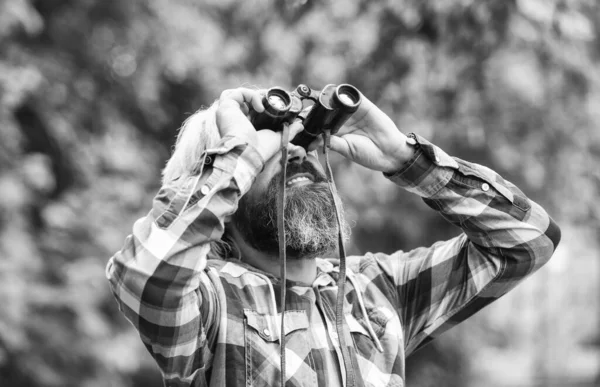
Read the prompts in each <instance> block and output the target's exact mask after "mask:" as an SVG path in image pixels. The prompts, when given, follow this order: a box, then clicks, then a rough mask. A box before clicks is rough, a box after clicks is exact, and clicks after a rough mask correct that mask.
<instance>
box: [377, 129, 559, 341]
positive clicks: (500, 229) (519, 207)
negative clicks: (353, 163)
mask: <svg viewBox="0 0 600 387" xmlns="http://www.w3.org/2000/svg"><path fill="white" fill-rule="evenodd" d="M417 141H418V144H416V146H415V150H416V153H415V154H414V157H413V158H412V159H411V160H410V161H409V162H407V163H406V164H405V165H404V167H403V168H402V169H401V170H399V171H398V172H397V173H395V174H394V175H391V176H390V175H388V177H389V178H390V179H391V180H392V181H394V182H395V183H396V184H398V185H400V186H402V187H404V188H405V189H407V190H408V191H410V192H413V193H415V194H417V195H419V196H421V197H423V199H424V201H425V203H426V204H427V205H428V206H430V207H431V208H433V209H434V210H436V211H438V212H439V213H440V214H441V215H442V216H443V217H444V218H445V219H446V220H448V221H449V222H451V223H452V224H454V225H456V226H458V227H460V228H461V229H462V230H463V232H464V233H463V234H462V235H460V236H458V237H456V238H454V239H451V240H448V241H443V242H438V243H436V244H434V245H433V246H430V247H427V248H425V247H423V248H418V249H415V250H412V251H409V252H401V251H400V252H397V253H396V254H394V255H392V256H386V255H384V254H380V255H378V256H377V257H376V258H377V260H378V262H379V265H380V267H381V268H382V269H383V270H384V272H386V273H387V274H388V275H389V277H390V278H391V280H392V281H393V283H394V285H395V286H396V288H397V291H398V296H399V299H400V313H401V316H402V319H403V321H404V327H405V329H406V332H405V336H406V343H407V351H409V352H410V351H412V350H414V349H416V348H418V346H420V345H422V343H424V342H427V341H428V339H429V338H431V337H432V336H437V335H438V334H439V333H441V332H443V331H444V330H446V329H448V328H450V327H452V326H454V325H456V324H457V323H459V322H460V321H463V320H464V319H466V318H468V317H469V316H471V315H472V314H473V313H475V312H477V311H478V310H480V309H481V308H483V307H484V306H486V305H488V304H489V303H491V302H493V301H494V300H496V299H498V298H499V297H501V296H502V295H503V294H505V293H506V292H507V291H508V290H510V289H511V288H512V287H514V286H515V285H516V284H518V283H519V282H520V281H522V280H523V279H524V278H525V277H526V276H527V275H529V274H531V273H532V272H534V271H535V270H537V269H538V268H539V267H541V266H542V265H543V264H544V263H546V262H547V261H548V259H549V258H550V257H551V255H552V253H553V252H554V249H555V248H556V245H557V244H558V242H559V239H560V230H559V229H558V227H557V226H556V225H555V223H554V222H553V221H552V219H551V218H550V217H549V216H548V214H547V213H546V211H544V209H543V208H542V207H540V206H539V205H538V204H537V203H535V202H533V201H532V200H530V199H528V198H527V197H526V196H525V195H524V194H523V193H522V192H521V191H520V190H519V189H518V188H517V187H515V186H514V185H512V184H511V183H509V182H507V181H505V180H504V179H502V178H501V177H500V176H499V175H498V174H496V173H495V172H493V171H491V170H490V169H489V168H485V167H482V166H480V165H476V164H472V163H468V162H465V161H462V160H459V159H454V158H452V157H450V156H448V155H447V154H446V153H444V152H443V151H441V149H439V148H437V147H435V146H433V145H432V144H429V143H428V142H427V141H425V140H423V139H420V138H419V139H418V140H417Z"/></svg>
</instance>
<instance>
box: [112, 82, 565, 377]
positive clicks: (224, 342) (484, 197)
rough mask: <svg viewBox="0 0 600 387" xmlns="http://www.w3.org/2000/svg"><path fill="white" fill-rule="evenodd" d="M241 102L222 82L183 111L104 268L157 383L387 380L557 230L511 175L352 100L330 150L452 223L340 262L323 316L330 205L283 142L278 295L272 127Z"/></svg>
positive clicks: (312, 162) (529, 262)
mask: <svg viewBox="0 0 600 387" xmlns="http://www.w3.org/2000/svg"><path fill="white" fill-rule="evenodd" d="M250 109H253V110H254V111H256V112H258V113H260V112H262V111H263V110H264V107H263V106H262V95H261V93H260V92H259V91H255V90H249V89H242V88H240V89H235V90H227V91H225V92H223V94H222V95H221V98H220V100H219V101H218V102H216V103H215V104H214V105H213V106H212V107H211V108H209V109H207V110H203V111H200V112H198V113H196V114H195V115H193V116H192V117H190V118H189V119H188V120H187V121H186V123H185V124H184V125H183V128H182V130H181V132H180V134H179V137H178V140H177V144H176V146H175V151H174V153H173V156H172V157H171V159H170V160H169V162H168V164H167V167H166V168H165V171H164V174H163V187H162V189H161V190H160V191H159V193H158V195H157V196H156V198H155V200H154V203H153V206H152V210H151V211H150V213H149V214H148V215H147V216H146V217H144V218H142V219H140V220H139V221H137V222H136V223H135V225H134V227H133V234H132V235H131V236H129V237H128V238H127V239H126V241H125V245H124V247H123V249H122V250H121V251H119V252H118V253H117V254H115V255H114V256H113V257H112V258H111V260H110V262H109V263H108V266H107V276H108V279H109V281H110V284H111V288H112V291H113V293H114V295H115V297H116V299H117V301H118V303H119V307H120V309H121V311H122V312H123V313H124V314H125V316H126V317H127V318H128V319H129V321H131V323H132V324H133V325H134V326H135V327H136V329H137V330H138V331H139V333H140V336H141V338H142V341H143V342H144V344H145V345H146V347H147V349H148V350H149V351H150V353H151V354H152V356H153V357H154V359H155V360H156V362H157V363H158V366H159V368H160V370H161V371H162V375H163V378H164V382H165V385H167V386H205V385H210V386H271V385H280V384H281V383H280V382H279V380H280V379H279V378H280V376H282V375H283V376H284V379H285V383H286V384H287V385H290V386H315V385H319V386H343V385H352V386H402V385H404V377H405V357H406V356H407V355H409V354H410V353H412V352H413V351H415V350H416V349H418V348H420V347H421V346H423V345H424V344H426V343H427V342H429V341H430V340H432V339H433V338H435V337H436V336H438V335H439V334H440V333H442V332H443V331H445V330H447V329H448V328H450V327H452V326H454V325H456V324H457V323H459V322H461V321H463V320H465V319H466V318H468V317H469V316H471V315H473V313H475V312H477V311H478V310H480V309H481V308H482V307H484V306H486V305H488V304H489V303H491V302H492V301H494V300H496V299H498V298H499V297H500V296H502V295H503V294H505V293H506V292H507V291H509V290H510V289H512V288H513V287H514V286H515V285H516V284H517V283H518V282H519V281H522V280H523V279H524V278H525V277H527V276H528V275H530V274H531V273H533V272H534V271H535V270H537V269H538V268H540V267H541V266H542V265H543V264H544V263H546V262H547V261H548V260H549V258H550V256H551V255H552V254H553V252H554V250H555V248H556V245H557V244H558V242H559V240H560V231H559V229H558V227H557V226H556V225H555V223H554V222H553V221H552V219H551V218H550V217H549V216H548V215H547V213H546V212H545V211H544V210H543V209H542V208H541V207H540V206H539V205H538V204H537V203H535V202H533V201H531V200H530V199H528V198H527V197H526V196H525V195H524V194H523V193H522V192H521V191H520V190H519V189H518V188H517V187H515V186H514V185H513V184H511V183H510V182H508V181H506V180H504V179H502V177H500V176H499V175H498V174H497V173H495V172H493V171H492V170H490V169H489V168H486V167H483V166H481V165H477V164H473V163H469V162H466V161H463V160H460V159H457V158H452V157H450V156H448V155H447V154H446V153H445V152H443V151H442V150H441V149H440V148H438V147H437V146H435V145H433V144H431V143H430V142H428V141H427V140H425V139H423V138H422V137H420V136H418V135H414V134H410V135H408V136H407V135H405V134H404V133H402V132H401V131H400V130H399V129H398V128H397V127H396V125H395V124H394V123H393V121H392V120H391V119H390V118H389V117H388V116H387V115H386V114H385V113H383V112H382V111H381V110H380V109H378V108H377V107H376V106H375V105H374V104H373V103H372V102H371V101H369V100H368V99H367V98H364V96H363V101H362V103H361V105H360V107H359V108H358V110H357V111H356V112H355V113H354V115H353V116H352V117H351V118H350V119H349V120H348V122H347V123H346V125H345V126H344V127H342V129H341V130H340V131H339V132H338V133H337V134H336V135H335V136H332V137H331V139H330V140H331V142H330V149H332V150H334V151H336V152H338V153H340V154H341V155H343V156H345V157H346V158H348V159H349V160H351V161H353V162H356V163H358V164H360V165H362V166H364V167H367V168H369V169H371V170H373V171H379V172H383V173H384V175H385V176H386V177H388V178H389V179H390V180H391V181H392V182H393V183H395V184H397V185H398V186H399V187H401V188H403V189H406V190H408V191H410V192H412V193H414V194H416V195H419V196H421V197H422V198H423V199H424V201H425V203H426V204H427V205H428V206H429V207H431V208H432V209H433V210H435V211H438V212H439V213H440V214H441V215H442V216H443V217H444V218H445V219H446V220H447V221H449V222H451V223H452V224H454V225H456V226H458V227H460V228H462V231H463V232H462V233H461V234H460V235H459V236H457V237H456V238H453V239H450V240H448V241H441V242H437V243H435V244H433V245H432V246H430V247H423V248H418V249H415V250H412V251H408V252H404V251H397V252H394V253H392V254H385V253H368V254H366V255H364V256H353V257H348V258H347V270H346V275H347V278H348V282H347V284H346V285H347V286H345V287H344V289H345V290H344V292H345V293H344V295H345V297H344V298H343V303H344V305H343V313H344V318H342V319H336V315H335V314H336V313H335V304H336V299H337V293H338V286H337V283H336V281H337V279H338V277H339V276H340V269H339V266H338V264H337V260H335V259H326V258H335V257H336V254H337V250H336V248H337V246H338V223H337V219H336V217H335V212H334V210H333V208H334V199H333V197H332V195H331V193H330V192H329V189H328V188H327V182H326V178H325V173H324V170H323V168H322V166H321V165H320V163H319V161H318V159H317V157H316V156H315V154H314V152H312V151H311V152H308V153H307V151H306V150H305V149H304V148H301V147H298V146H294V145H291V144H290V145H288V151H289V157H288V160H287V179H286V188H285V190H286V191H285V192H286V195H287V201H286V203H285V206H284V208H285V210H284V214H285V234H286V237H287V244H286V252H287V256H288V261H287V270H286V273H287V278H288V280H289V281H287V282H285V284H286V285H285V286H286V289H285V290H287V298H285V300H286V301H285V305H281V303H280V302H278V300H279V297H278V295H279V294H280V293H281V292H282V281H281V279H280V275H279V273H280V265H281V262H280V260H279V255H280V254H279V250H278V235H277V234H278V232H277V217H276V212H277V211H276V207H277V206H276V197H277V194H278V189H279V188H278V187H279V183H281V181H280V180H281V176H282V173H281V172H282V167H281V164H280V159H281V154H280V153H279V152H278V150H279V147H280V143H281V136H282V134H281V132H273V131H271V130H259V131H257V130H255V128H254V127H253V125H252V124H251V123H250V121H249V120H248V113H249V110H250ZM301 130H302V124H301V123H300V122H299V121H298V122H294V123H293V124H291V125H290V126H289V131H290V136H291V137H292V138H293V137H294V136H295V135H296V134H298V133H299V132H300V131H301ZM319 145H322V143H321V142H320V140H316V141H315V142H314V143H313V144H311V146H310V147H308V149H311V150H312V149H314V148H316V147H318V146H319ZM284 164H285V163H284ZM357 184H358V182H357ZM341 223H342V229H344V230H347V226H344V225H343V224H344V222H343V220H342V222H341ZM282 310H285V312H284V317H283V320H284V321H283V323H282V324H281V326H283V334H282V333H281V332H280V331H281V330H282V329H280V325H279V324H278V321H279V319H280V318H281V311H282ZM336 320H338V321H336ZM339 320H341V321H339ZM336 324H339V326H340V327H341V331H340V330H339V329H338V330H336ZM339 332H341V334H342V335H343V337H339V334H338V333H339ZM281 342H285V346H284V347H283V348H284V351H283V352H284V355H285V356H284V358H285V359H286V361H285V364H284V365H283V367H284V368H283V373H282V365H281V363H282V362H281V357H280V349H281V346H280V343H281ZM341 343H345V345H344V344H341Z"/></svg>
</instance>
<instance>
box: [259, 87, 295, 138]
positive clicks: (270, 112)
mask: <svg viewBox="0 0 600 387" xmlns="http://www.w3.org/2000/svg"><path fill="white" fill-rule="evenodd" d="M262 104H263V106H264V107H265V111H264V112H262V113H256V112H255V111H252V113H251V114H250V122H251V123H252V125H254V127H255V128H256V130H261V129H271V130H280V127H281V125H282V124H283V122H284V120H285V119H286V117H287V114H288V112H289V110H290V108H291V107H292V97H291V96H290V94H289V93H288V92H287V91H285V90H284V89H282V88H280V87H272V88H270V89H269V90H267V93H266V94H265V95H264V97H263V100H262Z"/></svg>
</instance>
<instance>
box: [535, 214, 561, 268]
mask: <svg viewBox="0 0 600 387" xmlns="http://www.w3.org/2000/svg"><path fill="white" fill-rule="evenodd" d="M548 219H549V222H548V227H547V228H546V230H545V231H544V234H543V235H542V237H543V240H544V243H543V247H542V248H541V249H540V251H541V253H540V254H539V257H538V261H539V263H540V264H542V265H543V264H546V263H547V262H548V261H549V260H550V258H551V257H552V255H553V254H554V252H555V251H556V248H557V247H558V244H559V243H560V239H561V231H560V227H559V226H558V224H556V222H555V221H554V220H553V219H552V218H550V217H549V218H548Z"/></svg>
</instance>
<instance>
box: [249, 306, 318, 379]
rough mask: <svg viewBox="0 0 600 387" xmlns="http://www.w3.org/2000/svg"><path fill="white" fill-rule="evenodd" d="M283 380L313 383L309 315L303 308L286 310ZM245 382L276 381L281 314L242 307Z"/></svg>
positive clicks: (278, 365) (278, 363) (314, 373)
mask: <svg viewBox="0 0 600 387" xmlns="http://www.w3.org/2000/svg"><path fill="white" fill-rule="evenodd" d="M284 327H285V348H286V380H288V381H291V382H292V384H293V385H299V386H316V385H317V374H316V372H315V370H314V362H313V360H312V357H311V353H310V351H311V345H310V335H309V330H308V327H309V323H308V316H307V315H306V311H304V310H289V311H286V312H285V321H284ZM244 328H245V329H244V332H245V333H244V334H245V351H246V353H245V357H246V385H247V386H273V385H279V384H280V383H279V381H280V377H281V376H280V374H281V373H280V370H281V356H280V346H279V345H280V340H279V339H280V335H279V330H280V328H281V315H276V316H275V315H270V314H262V313H258V312H256V311H253V310H249V309H245V310H244Z"/></svg>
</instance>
